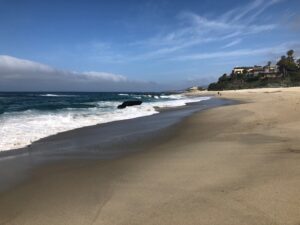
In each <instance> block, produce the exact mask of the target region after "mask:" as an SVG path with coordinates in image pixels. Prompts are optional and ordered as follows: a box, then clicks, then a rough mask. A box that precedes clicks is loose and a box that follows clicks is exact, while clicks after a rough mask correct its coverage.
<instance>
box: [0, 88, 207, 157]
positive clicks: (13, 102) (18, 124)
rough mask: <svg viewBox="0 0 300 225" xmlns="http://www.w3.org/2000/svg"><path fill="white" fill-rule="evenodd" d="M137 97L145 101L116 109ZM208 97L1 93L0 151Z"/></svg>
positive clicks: (162, 94) (139, 94)
mask: <svg viewBox="0 0 300 225" xmlns="http://www.w3.org/2000/svg"><path fill="white" fill-rule="evenodd" d="M137 99H139V100H142V101H143V104H142V105H139V106H132V107H127V108H125V109H117V106H118V105H119V104H121V103H122V102H123V101H126V100H137ZM208 99H209V97H186V96H184V95H181V94H164V93H107V92H106V93H0V151H7V150H11V149H17V148H22V147H25V146H27V145H29V144H31V143H32V142H34V141H37V140H39V139H41V138H44V137H47V136H50V135H54V134H57V133H60V132H64V131H68V130H72V129H76V128H80V127H85V126H91V125H96V124H101V123H107V122H112V121H117V120H125V119H133V118H137V117H142V116H150V115H153V114H156V113H159V112H158V111H157V108H164V107H178V106H184V105H186V104H187V103H191V102H199V101H204V100H208Z"/></svg>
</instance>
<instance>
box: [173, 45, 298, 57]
mask: <svg viewBox="0 0 300 225" xmlns="http://www.w3.org/2000/svg"><path fill="white" fill-rule="evenodd" d="M290 48H294V49H300V42H287V43H283V44H280V45H276V46H272V47H265V48H256V49H238V50H233V51H218V52H208V53H199V54H187V55H181V56H178V57H174V58H173V59H172V60H179V61H186V60H201V59H217V58H225V57H242V56H252V55H255V56H258V55H273V54H276V55H278V54H285V52H286V51H287V50H288V49H290Z"/></svg>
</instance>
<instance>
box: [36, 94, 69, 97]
mask: <svg viewBox="0 0 300 225" xmlns="http://www.w3.org/2000/svg"><path fill="white" fill-rule="evenodd" d="M40 96H42V97H73V96H75V95H57V94H42V95H40Z"/></svg>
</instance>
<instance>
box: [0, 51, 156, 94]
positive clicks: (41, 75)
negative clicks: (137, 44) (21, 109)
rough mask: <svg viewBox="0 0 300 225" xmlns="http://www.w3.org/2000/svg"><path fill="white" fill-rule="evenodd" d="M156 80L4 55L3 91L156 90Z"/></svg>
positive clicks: (0, 80)
mask: <svg viewBox="0 0 300 225" xmlns="http://www.w3.org/2000/svg"><path fill="white" fill-rule="evenodd" d="M158 88H160V87H158V86H157V85H156V84H155V83H153V82H141V81H132V80H129V79H127V78H126V77H125V76H123V75H119V74H113V73H107V72H96V71H90V72H74V71H67V70H59V69H55V68H52V67H50V66H47V65H44V64H41V63H37V62H33V61H29V60H24V59H19V58H15V57H11V56H6V55H0V91H118V90H119V91H123V90H124V91H126V90H128V91H134V90H145V91H146V90H156V89H158Z"/></svg>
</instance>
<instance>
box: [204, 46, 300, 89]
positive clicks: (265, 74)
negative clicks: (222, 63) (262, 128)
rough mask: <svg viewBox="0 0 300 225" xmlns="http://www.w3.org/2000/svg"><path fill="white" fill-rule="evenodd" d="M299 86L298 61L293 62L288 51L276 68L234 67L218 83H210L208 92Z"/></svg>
mask: <svg viewBox="0 0 300 225" xmlns="http://www.w3.org/2000/svg"><path fill="white" fill-rule="evenodd" d="M292 86H300V59H297V60H295V58H294V51H293V50H289V51H288V52H287V55H286V56H282V57H281V59H280V60H279V61H278V62H277V64H276V66H272V65H271V62H268V64H267V65H266V66H254V67H236V68H234V69H233V70H232V73H231V74H230V75H227V74H223V75H222V76H221V77H219V80H218V82H216V83H211V84H210V85H209V86H208V90H218V91H219V90H232V89H246V88H261V87H292Z"/></svg>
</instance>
